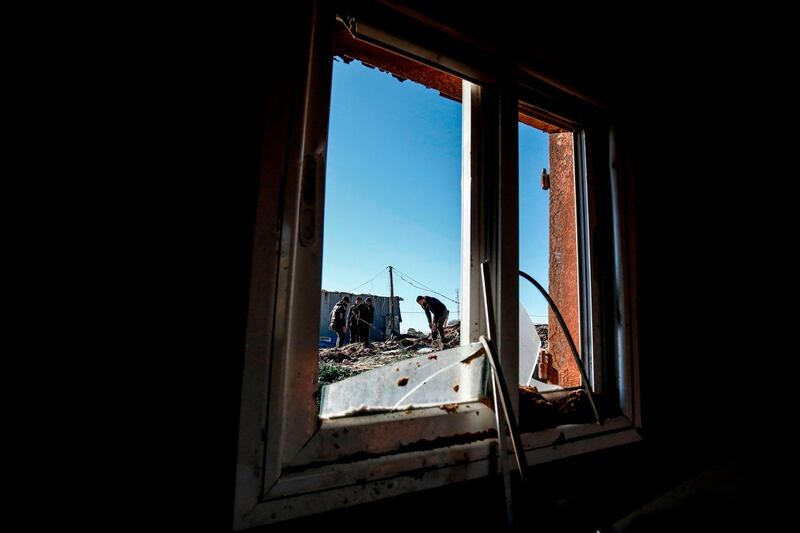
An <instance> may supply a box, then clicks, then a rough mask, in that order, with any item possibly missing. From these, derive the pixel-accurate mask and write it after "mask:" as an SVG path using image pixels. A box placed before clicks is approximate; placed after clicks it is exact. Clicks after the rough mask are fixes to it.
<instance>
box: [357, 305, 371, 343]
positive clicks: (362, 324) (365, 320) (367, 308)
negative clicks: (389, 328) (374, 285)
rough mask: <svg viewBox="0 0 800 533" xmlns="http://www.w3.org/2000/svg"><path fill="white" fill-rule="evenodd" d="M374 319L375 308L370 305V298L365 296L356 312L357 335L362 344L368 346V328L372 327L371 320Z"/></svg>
mask: <svg viewBox="0 0 800 533" xmlns="http://www.w3.org/2000/svg"><path fill="white" fill-rule="evenodd" d="M374 319H375V308H374V307H372V298H370V297H367V299H366V300H364V303H363V304H362V306H361V309H360V310H359V313H358V324H359V329H360V331H359V333H358V334H359V337H360V338H361V341H362V342H363V343H364V346H369V345H370V344H369V330H370V329H372V322H373V321H374Z"/></svg>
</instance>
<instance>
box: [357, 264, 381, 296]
mask: <svg viewBox="0 0 800 533" xmlns="http://www.w3.org/2000/svg"><path fill="white" fill-rule="evenodd" d="M388 268H389V267H388V266H387V267H383V270H381V271H380V272H378V273H377V274H375V276H373V278H372V279H368V280H367V281H365V282H364V283H362V284H361V285H359V286H358V287H356V288H354V289H352V290H350V291H348V292H350V293H354V292H355V290H356V289H358V288H359V287H363V286H364V285H366V284H367V283H369V282H371V281H375V278H377V277H378V276H380V275H381V274H383V271H384V270H387V269H388Z"/></svg>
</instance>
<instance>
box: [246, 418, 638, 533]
mask: <svg viewBox="0 0 800 533" xmlns="http://www.w3.org/2000/svg"><path fill="white" fill-rule="evenodd" d="M463 408H464V412H463V415H464V416H465V417H467V416H471V417H473V418H475V420H476V421H477V420H481V421H488V422H489V423H490V424H491V425H492V427H493V423H494V413H493V412H492V411H491V410H490V409H489V408H488V407H486V406H484V405H483V404H471V407H470V408H469V409H467V408H466V406H463ZM421 411H430V410H421ZM437 411H440V410H438V409H437ZM440 412H441V411H440ZM409 413H410V414H408V415H406V414H405V413H392V414H391V415H382V417H383V418H384V419H385V418H386V417H390V416H391V417H402V416H407V417H411V420H415V423H422V424H430V423H438V422H435V421H436V420H439V421H440V420H441V418H440V416H437V415H434V413H431V412H426V413H422V412H413V411H412V412H409ZM475 413H478V414H477V415H476V414H475ZM441 416H448V417H454V416H455V415H448V414H444V415H441ZM362 418H364V419H365V420H363V421H357V424H353V420H352V419H351V420H349V424H347V429H348V439H346V440H349V439H350V438H351V433H350V432H352V431H353V430H354V427H355V426H356V425H358V424H360V425H362V426H364V427H366V428H369V427H370V426H372V428H371V429H368V431H375V432H377V433H380V431H382V430H384V429H385V426H384V425H383V424H382V423H381V422H379V421H374V420H372V421H370V420H366V419H369V418H376V417H362ZM465 420H466V419H465ZM337 422H338V423H339V425H342V424H343V422H345V421H327V423H326V424H323V427H322V428H321V429H320V433H323V432H326V433H327V434H328V435H329V437H330V438H334V437H333V432H335V431H337V430H338V429H341V430H342V431H343V428H340V427H338V425H337ZM384 423H386V421H385V420H384ZM326 426H327V427H326ZM439 429H440V430H441V426H439ZM418 436H419V434H418ZM325 438H328V437H325ZM383 438H384V439H388V440H391V437H390V436H388V435H384V437H383ZM394 439H395V441H394V442H395V447H396V443H397V436H394ZM639 440H641V437H640V435H639V433H638V431H636V429H635V428H634V427H633V424H632V423H631V422H630V421H629V420H628V419H627V418H625V417H617V418H614V419H610V420H607V421H605V423H604V424H603V425H597V424H570V425H565V426H559V427H557V428H552V429H547V430H543V431H537V432H533V433H525V434H523V435H522V442H523V446H524V448H525V450H526V452H525V453H526V457H527V459H528V463H529V465H535V464H542V463H547V462H550V461H555V460H559V459H563V458H566V457H570V456H575V455H580V454H583V453H589V452H593V451H597V450H602V449H605V448H610V447H614V446H619V445H623V444H628V443H632V442H636V441H639ZM493 442H495V439H494V438H480V440H476V441H474V442H468V443H458V444H453V445H444V446H440V447H436V448H431V449H425V450H419V451H409V452H396V453H392V454H385V455H379V456H375V457H369V458H364V459H360V460H359V459H358V458H356V459H350V460H347V459H346V458H344V459H342V460H339V461H334V462H331V463H329V464H323V465H318V466H315V465H308V466H305V467H301V466H293V467H290V468H289V472H286V473H284V475H283V476H281V480H280V481H279V482H278V483H277V484H276V485H274V486H273V487H272V488H271V489H270V490H269V491H268V492H267V494H266V495H265V498H264V499H263V500H262V501H261V502H260V503H259V504H258V505H257V506H256V507H255V509H253V510H252V512H251V513H249V514H248V515H247V516H245V517H244V518H243V520H242V522H241V523H238V524H237V525H236V528H237V529H244V528H247V527H252V526H255V525H259V524H265V523H272V522H278V521H283V520H288V519H292V518H299V517H301V516H306V515H310V514H316V513H322V512H325V511H329V510H332V509H335V508H341V507H345V506H351V505H357V504H361V503H367V502H370V501H374V500H378V499H383V498H387V497H392V496H399V495H401V494H408V493H411V492H415V491H420V490H425V489H431V488H435V487H440V486H443V485H446V484H449V483H455V482H461V481H468V480H471V479H478V478H481V477H485V476H487V475H489V474H490V461H489V457H490V453H491V449H492V448H491V444H492V443H493ZM507 460H508V462H507V465H508V467H509V468H513V465H514V459H513V456H511V455H508V457H507Z"/></svg>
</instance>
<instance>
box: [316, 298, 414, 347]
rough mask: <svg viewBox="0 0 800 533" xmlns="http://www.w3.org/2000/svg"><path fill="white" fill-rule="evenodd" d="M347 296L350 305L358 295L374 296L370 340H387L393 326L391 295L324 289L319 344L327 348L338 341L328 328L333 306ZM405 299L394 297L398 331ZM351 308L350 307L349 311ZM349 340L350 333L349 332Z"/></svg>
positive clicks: (320, 311)
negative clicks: (390, 304) (390, 317)
mask: <svg viewBox="0 0 800 533" xmlns="http://www.w3.org/2000/svg"><path fill="white" fill-rule="evenodd" d="M345 296H349V297H350V305H351V306H352V305H354V304H355V302H356V297H357V296H361V298H362V300H363V299H366V298H367V296H370V297H372V305H373V307H375V322H373V323H372V326H373V329H372V330H371V331H370V335H369V338H370V341H373V342H377V341H385V340H386V339H387V338H388V336H389V333H390V332H391V328H389V297H388V296H376V295H374V294H363V293H356V294H352V293H349V292H332V291H326V290H325V289H323V290H322V291H320V297H319V345H320V347H323V348H327V347H330V346H333V345H334V344H335V343H336V334H335V333H333V332H332V331H329V330H328V324H330V316H331V310H333V306H334V305H336V302H338V301H339V300H341V299H342V298H344V297H345ZM402 300H403V299H402V298H400V297H399V296H395V297H394V322H395V324H394V329H395V331H397V332H398V333H399V332H400V322H402V321H403V319H402V317H401V315H400V302H401V301H402ZM349 310H350V308H349V307H348V312H349ZM347 336H348V340H349V336H350V334H349V333H348V335H347Z"/></svg>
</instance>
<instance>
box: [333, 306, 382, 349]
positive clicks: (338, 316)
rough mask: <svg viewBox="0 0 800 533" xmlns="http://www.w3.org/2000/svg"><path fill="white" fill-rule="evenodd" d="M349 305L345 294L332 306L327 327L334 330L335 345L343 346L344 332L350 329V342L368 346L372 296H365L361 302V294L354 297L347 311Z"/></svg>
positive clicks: (373, 313)
mask: <svg viewBox="0 0 800 533" xmlns="http://www.w3.org/2000/svg"><path fill="white" fill-rule="evenodd" d="M349 305H350V297H349V296H345V297H344V298H342V299H341V300H339V301H338V302H336V305H334V306H333V309H332V310H331V323H330V325H329V326H328V328H329V329H330V330H331V331H335V332H336V347H337V348H341V347H342V346H344V339H345V333H347V331H348V330H349V331H350V342H351V343H354V342H362V343H364V346H369V345H370V344H369V330H370V329H372V322H373V321H374V319H375V308H374V307H373V306H372V298H370V297H367V299H366V300H364V301H363V302H362V301H361V296H358V297H357V298H356V304H355V305H354V306H353V307H351V308H350V312H349V313H348V312H347V307H348V306H349Z"/></svg>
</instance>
